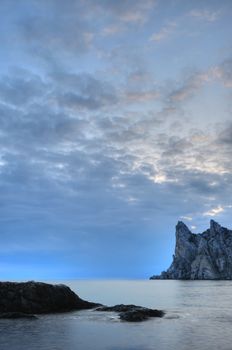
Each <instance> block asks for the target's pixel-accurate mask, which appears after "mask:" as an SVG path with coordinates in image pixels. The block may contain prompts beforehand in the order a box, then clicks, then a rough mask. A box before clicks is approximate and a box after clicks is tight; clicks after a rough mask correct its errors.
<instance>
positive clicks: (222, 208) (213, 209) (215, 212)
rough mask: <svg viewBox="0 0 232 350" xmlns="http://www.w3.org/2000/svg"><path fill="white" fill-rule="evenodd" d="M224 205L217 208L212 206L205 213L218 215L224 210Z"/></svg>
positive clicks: (206, 214)
mask: <svg viewBox="0 0 232 350" xmlns="http://www.w3.org/2000/svg"><path fill="white" fill-rule="evenodd" d="M224 210H225V209H224V207H222V206H221V205H218V206H217V207H216V208H212V209H210V210H209V211H207V212H205V213H203V215H204V216H217V215H218V214H220V213H222V212H223V211H224Z"/></svg>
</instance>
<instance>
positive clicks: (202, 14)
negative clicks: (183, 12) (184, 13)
mask: <svg viewBox="0 0 232 350" xmlns="http://www.w3.org/2000/svg"><path fill="white" fill-rule="evenodd" d="M189 15H190V16H191V17H195V18H197V19H199V20H202V21H207V22H215V21H217V20H218V19H219V18H220V15H221V13H220V11H210V10H207V9H205V10H197V9H196V10H192V11H191V12H190V13H189Z"/></svg>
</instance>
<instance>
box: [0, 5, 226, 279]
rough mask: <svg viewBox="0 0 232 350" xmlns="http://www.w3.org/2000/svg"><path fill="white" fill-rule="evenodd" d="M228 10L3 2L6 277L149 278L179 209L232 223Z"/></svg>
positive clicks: (0, 126)
mask: <svg viewBox="0 0 232 350" xmlns="http://www.w3.org/2000/svg"><path fill="white" fill-rule="evenodd" d="M231 13H232V2H231V0H222V1H220V2H218V1H216V0H196V1H184V0H167V1H161V0H143V1H142V0H117V1H115V0H107V1H106V0H104V1H103V0H86V1H83V0H66V1H59V0H58V1H57V0H42V1H39V0H22V1H20V2H19V1H17V0H12V1H8V0H2V1H1V3H0V17H1V21H0V23H1V24H0V25H1V31H0V39H1V43H2V54H1V58H0V149H1V151H0V193H1V196H0V205H1V211H0V224H1V234H0V239H1V240H0V279H8V280H14V279H53V278H55V279H57V278H59V279H69V278H70V277H72V276H78V278H83V277H85V278H103V277H104V278H115V277H116V276H121V277H120V278H132V279H134V278H136V279H137V278H139V279H140V278H142V279H146V278H147V276H148V277H149V276H151V275H154V274H159V273H160V272H161V271H163V270H165V269H167V267H168V266H169V265H170V263H171V260H172V254H173V251H174V245H175V225H176V223H177V221H178V220H181V221H184V222H185V223H186V224H187V225H188V227H189V228H190V230H191V231H192V232H202V231H203V230H204V229H205V228H206V227H208V223H209V221H210V219H214V220H215V221H217V222H219V223H220V224H221V225H222V226H224V227H231V226H232V222H231V214H232V196H231V193H232V153H231V149H232V121H231V112H232V103H231V101H232V99H231V93H232V47H231V45H230V42H231V35H232V25H231ZM75 278H76V277H75Z"/></svg>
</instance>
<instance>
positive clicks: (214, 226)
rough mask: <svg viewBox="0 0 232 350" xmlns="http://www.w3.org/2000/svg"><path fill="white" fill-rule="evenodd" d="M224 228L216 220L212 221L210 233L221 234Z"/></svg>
mask: <svg viewBox="0 0 232 350" xmlns="http://www.w3.org/2000/svg"><path fill="white" fill-rule="evenodd" d="M221 228H222V226H221V225H219V223H217V222H216V221H214V220H210V232H220V230H221Z"/></svg>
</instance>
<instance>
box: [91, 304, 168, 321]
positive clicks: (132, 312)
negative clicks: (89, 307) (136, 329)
mask: <svg viewBox="0 0 232 350" xmlns="http://www.w3.org/2000/svg"><path fill="white" fill-rule="evenodd" d="M96 311H115V312H119V318H120V319H121V320H123V321H127V322H140V321H145V320H147V319H149V318H150V317H163V316H164V312H163V311H162V310H155V309H149V308H146V307H142V306H137V305H132V304H130V305H124V304H119V305H115V306H102V307H98V308H97V309H96Z"/></svg>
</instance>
